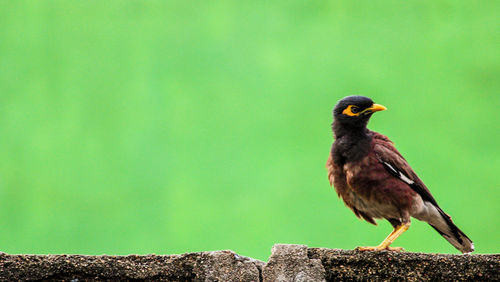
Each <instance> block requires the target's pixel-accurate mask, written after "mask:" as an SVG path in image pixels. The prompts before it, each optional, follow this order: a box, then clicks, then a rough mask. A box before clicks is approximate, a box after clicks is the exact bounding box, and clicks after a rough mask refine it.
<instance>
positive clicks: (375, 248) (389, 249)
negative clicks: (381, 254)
mask: <svg viewBox="0 0 500 282" xmlns="http://www.w3.org/2000/svg"><path fill="white" fill-rule="evenodd" d="M355 250H356V251H360V252H366V251H368V252H378V251H391V252H402V251H404V250H405V249H403V248H401V247H385V248H384V247H381V246H376V247H357V248H356V249H355Z"/></svg>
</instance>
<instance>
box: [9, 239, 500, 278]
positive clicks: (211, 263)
mask: <svg viewBox="0 0 500 282" xmlns="http://www.w3.org/2000/svg"><path fill="white" fill-rule="evenodd" d="M26 280H28V281H30V280H43V281H75V282H76V281H89V280H126V281H127V280H128V281H131V280H137V281H500V255H499V254H493V255H443V254H421V253H404V252H403V253H400V252H387V251H383V252H376V253H373V252H358V251H346V250H333V249H318V248H307V247H306V246H303V245H275V246H274V247H273V249H272V255H271V257H270V258H269V262H268V263H267V264H265V263H264V262H261V261H258V260H254V259H251V258H247V257H242V256H239V255H237V254H235V253H234V252H231V251H216V252H200V253H189V254H183V255H167V256H157V255H147V256H138V255H129V256H83V255H7V254H0V281H26Z"/></svg>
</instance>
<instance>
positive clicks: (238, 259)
mask: <svg viewBox="0 0 500 282" xmlns="http://www.w3.org/2000/svg"><path fill="white" fill-rule="evenodd" d="M263 265H264V263H263V262H261V261H257V260H254V259H250V258H247V257H242V256H239V255H237V254H235V253H234V252H231V251H216V252H201V253H190V254H184V255H168V256H156V255H147V256H138V255H129V256H82V255H6V254H2V255H0V280H2V281H20V280H24V281H25V280H45V281H46V280H49V281H50V280H52V281H53V280H56V281H61V280H62V281H79V280H80V281H82V280H84V281H88V280H140V281H260V280H261V275H260V269H261V268H262V266H263Z"/></svg>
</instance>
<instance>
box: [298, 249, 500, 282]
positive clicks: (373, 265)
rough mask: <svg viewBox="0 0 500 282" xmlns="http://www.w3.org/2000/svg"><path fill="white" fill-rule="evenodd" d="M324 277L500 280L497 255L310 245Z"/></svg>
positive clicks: (309, 252)
mask: <svg viewBox="0 0 500 282" xmlns="http://www.w3.org/2000/svg"><path fill="white" fill-rule="evenodd" d="M307 255H308V257H309V258H312V259H319V260H321V263H322V265H323V267H324V268H325V271H326V277H325V278H326V280H327V281H353V280H365V281H368V280H369V281H387V280H390V281H500V255H499V254H494V255H447V254H422V253H407V252H391V251H382V252H359V251H346V250H332V249H318V248H310V249H308V251H307Z"/></svg>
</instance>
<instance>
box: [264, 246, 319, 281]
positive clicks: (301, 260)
mask: <svg viewBox="0 0 500 282" xmlns="http://www.w3.org/2000/svg"><path fill="white" fill-rule="evenodd" d="M271 253H272V254H271V257H270V258H269V261H268V262H267V264H266V265H265V266H264V269H263V271H262V276H263V279H264V281H269V282H271V281H280V282H281V281H283V282H284V281H297V282H305V281H325V269H324V268H323V265H321V260H319V259H311V258H309V257H308V255H307V246H305V245H281V244H277V245H274V247H273V249H272V252H271Z"/></svg>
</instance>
